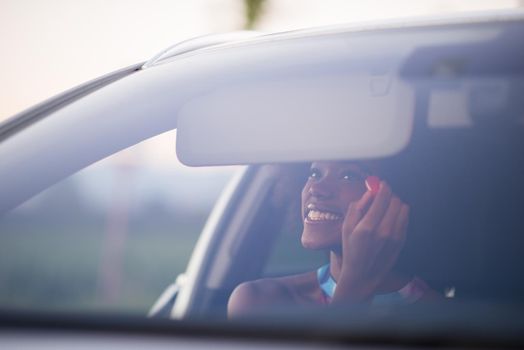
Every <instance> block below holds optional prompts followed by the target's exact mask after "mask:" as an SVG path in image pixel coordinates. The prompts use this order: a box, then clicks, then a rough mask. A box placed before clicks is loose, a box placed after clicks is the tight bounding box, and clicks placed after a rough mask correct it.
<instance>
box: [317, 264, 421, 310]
mask: <svg viewBox="0 0 524 350" xmlns="http://www.w3.org/2000/svg"><path fill="white" fill-rule="evenodd" d="M329 267H330V264H326V265H323V266H321V267H319V268H318V270H317V280H318V284H319V286H320V289H321V290H322V292H323V293H324V295H325V296H326V298H327V299H328V300H329V301H331V299H332V298H333V295H334V294H335V290H336V288H337V282H335V280H334V279H333V277H332V276H331V273H330V271H329ZM427 288H428V287H427V286H426V284H425V283H424V282H423V281H422V280H420V279H419V278H417V277H415V278H414V279H413V280H411V281H410V282H409V283H408V284H406V285H405V286H404V287H403V288H401V289H400V290H398V291H396V292H392V293H386V294H377V295H375V296H374V297H373V299H372V301H371V303H372V304H373V305H395V304H411V303H413V302H415V301H417V300H418V299H419V298H420V297H421V296H422V295H423V294H424V290H425V289H427Z"/></svg>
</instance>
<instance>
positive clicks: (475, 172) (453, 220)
mask: <svg viewBox="0 0 524 350" xmlns="http://www.w3.org/2000/svg"><path fill="white" fill-rule="evenodd" d="M428 108H429V101H428V98H427V94H426V95H425V94H419V96H418V97H417V106H416V117H415V125H414V131H413V135H412V139H411V141H410V143H409V145H408V146H407V147H406V148H405V149H404V150H403V151H402V152H400V153H399V154H397V155H394V156H391V157H386V158H383V159H381V160H380V162H381V164H382V169H383V171H384V174H383V177H384V178H385V179H386V180H387V181H388V183H390V184H391V186H392V188H393V189H394V191H395V193H397V194H398V195H399V196H400V197H401V198H402V199H403V200H404V201H406V202H407V203H409V204H410V206H411V208H412V209H411V215H410V224H409V229H408V239H407V242H406V245H405V247H404V249H403V252H402V254H401V257H400V258H399V261H398V264H397V267H396V268H398V269H400V270H401V271H404V272H406V273H410V274H415V275H417V276H419V277H421V278H422V279H423V280H425V281H426V282H427V283H428V284H429V285H430V286H431V287H432V288H433V289H435V290H437V291H439V292H440V293H442V295H443V296H445V297H446V298H449V299H453V300H455V301H457V302H485V301H498V302H506V303H507V302H522V295H524V281H523V280H522V278H520V277H519V276H522V275H523V274H524V254H522V247H523V245H524V239H523V238H522V232H524V222H523V220H522V214H523V212H522V205H521V203H522V200H523V199H524V182H523V181H522V179H523V178H524V157H522V156H521V154H520V150H522V149H524V123H523V121H524V119H523V116H524V114H523V113H520V114H519V112H522V111H523V109H522V106H520V107H519V108H517V109H516V111H517V113H515V109H513V114H511V115H509V114H504V112H505V111H501V110H497V109H496V108H494V109H493V110H492V111H491V112H490V111H485V110H484V111H479V113H477V114H473V113H472V114H471V116H472V120H473V122H472V123H471V124H470V125H469V126H466V127H437V128H436V127H432V126H431V125H428V119H427V118H428V117H427V116H428ZM493 113H496V114H493ZM248 174H249V176H247V180H246V182H245V183H244V184H243V187H242V188H241V189H240V190H239V191H238V192H239V193H244V196H242V197H241V198H237V199H236V200H235V201H234V203H235V205H237V206H238V210H246V211H248V212H250V215H239V216H241V217H243V219H242V220H243V222H241V223H239V222H236V223H235V222H234V221H235V218H234V217H232V218H227V220H226V222H228V225H226V226H227V228H225V229H224V230H223V231H222V234H221V236H220V235H219V237H217V241H216V242H217V244H218V245H219V247H218V248H217V249H216V254H215V255H214V256H213V257H212V258H211V260H210V265H213V267H214V268H213V267H211V268H209V269H208V272H209V273H208V274H207V275H206V277H204V279H203V280H202V286H203V287H204V288H201V291H202V293H201V294H200V295H199V296H198V297H196V299H195V302H194V303H193V307H192V308H191V309H190V310H191V314H192V315H199V314H200V315H210V314H212V315H215V316H217V317H223V318H225V317H226V305H227V301H228V298H229V295H230V294H231V292H232V290H233V289H234V288H235V287H236V286H237V285H238V284H239V283H241V282H244V281H249V280H254V279H258V278H261V277H265V276H277V275H287V274H293V273H298V272H303V271H307V270H312V269H315V268H317V267H318V266H320V265H321V264H322V262H323V261H325V260H326V259H327V256H326V255H325V253H322V252H316V253H315V252H307V251H305V249H303V248H301V247H300V233H301V215H300V192H301V189H302V186H303V184H304V182H305V179H306V178H307V176H308V174H309V163H295V164H289V163H288V164H266V165H252V166H250V167H249V169H248ZM232 213H233V214H232V215H233V216H234V215H235V214H234V213H237V211H236V210H233V211H232ZM224 261H227V262H226V263H224ZM217 266H221V268H220V269H217V268H216V267H217Z"/></svg>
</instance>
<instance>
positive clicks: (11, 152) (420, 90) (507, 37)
mask: <svg viewBox="0 0 524 350" xmlns="http://www.w3.org/2000/svg"><path fill="white" fill-rule="evenodd" d="M523 34H524V12H522V11H512V12H490V13H480V14H472V15H460V16H454V17H441V18H432V19H418V20H412V21H393V22H383V23H378V24H377V23H374V24H370V25H359V26H355V25H347V26H340V27H329V28H317V29H307V30H299V31H292V32H286V33H277V34H260V33H252V32H248V33H246V32H241V33H235V34H228V35H219V36H210V37H205V38H198V39H195V40H193V41H188V42H185V43H182V44H180V45H175V46H173V47H171V48H168V49H167V50H165V51H163V52H161V53H160V54H159V55H157V56H156V57H154V58H152V59H151V60H149V61H147V62H142V63H139V64H137V65H133V66H131V67H128V68H124V69H123V70H120V71H117V72H114V73H111V74H109V75H107V76H104V77H101V78H99V79H96V80H93V81H91V82H88V83H86V84H84V85H81V86H79V87H77V88H74V89H72V90H70V91H67V92H65V93H64V94H62V95H59V96H57V97H55V98H52V99H50V100H48V101H46V102H43V103H42V104H40V105H37V106H36V107H34V108H32V109H30V110H28V111H25V112H23V113H21V114H19V115H17V116H14V117H13V118H11V119H9V120H7V121H6V122H4V123H2V124H1V125H0V179H1V181H0V193H1V194H2V195H1V198H2V199H1V201H0V213H2V214H3V218H2V217H0V225H1V224H2V220H4V222H5V221H6V220H7V219H5V218H6V217H8V216H9V215H10V213H11V212H12V211H13V210H17V208H19V207H20V206H23V205H24V203H26V202H27V201H28V200H30V199H31V198H32V197H35V196H36V195H37V194H38V193H41V192H42V191H44V190H46V189H47V188H50V187H51V186H53V185H54V184H56V183H57V182H59V181H62V180H63V179H66V178H68V177H70V176H72V175H73V174H75V173H77V172H79V171H81V170H82V169H84V168H87V167H89V166H90V165H91V164H93V163H95V162H97V161H99V160H101V159H104V158H106V157H108V156H110V155H112V154H117V153H119V152H122V151H123V150H125V149H126V148H128V147H131V146H133V145H135V144H138V143H140V142H142V141H144V140H146V139H148V138H152V137H154V136H156V135H160V134H163V133H165V132H168V131H170V130H174V129H176V130H177V131H176V152H177V156H178V158H179V159H180V160H181V161H182V162H183V163H184V164H186V165H189V166H196V167H201V166H206V167H216V166H222V165H224V166H230V165H235V166H239V167H237V168H235V169H236V170H235V175H234V177H233V178H232V179H231V181H230V182H229V184H228V185H227V187H226V188H225V189H224V191H223V193H222V194H221V196H220V198H219V200H218V201H217V203H216V205H215V206H214V208H213V211H212V213H211V214H210V216H209V218H208V219H207V221H206V224H205V227H204V228H203V230H202V233H201V235H200V236H199V238H198V242H197V244H196V246H195V248H194V250H193V252H192V255H191V259H190V261H189V263H188V266H187V269H186V270H185V272H183V274H180V275H179V276H178V277H177V278H176V281H175V282H174V283H173V284H171V285H169V286H168V288H167V289H166V291H165V292H164V293H163V294H162V295H161V296H160V298H159V299H158V300H157V302H156V303H155V304H154V305H153V306H152V308H151V310H150V312H149V316H150V317H149V318H141V317H137V318H134V317H131V316H126V315H125V314H124V315H122V314H118V313H116V314H110V315H109V316H107V315H106V314H105V313H103V314H94V315H93V314H82V313H80V314H79V313H65V314H64V313H62V312H49V310H47V311H48V312H46V313H42V312H36V311H38V310H36V311H35V310H27V309H25V310H24V309H23V308H16V307H15V308H14V309H13V308H11V309H9V308H6V307H5V306H4V308H5V309H6V310H5V312H4V313H3V315H4V316H2V321H1V324H2V333H3V336H2V338H0V343H3V344H4V345H5V346H7V347H9V346H15V345H16V346H19V345H20V346H22V345H24V346H26V347H28V348H29V347H31V348H32V347H38V346H41V344H42V342H46V341H49V338H48V336H47V334H52V336H53V342H55V341H56V342H57V343H56V344H57V345H58V346H62V347H64V348H65V347H70V346H71V345H72V344H77V343H82V344H87V346H93V345H96V344H101V343H102V344H104V345H106V346H108V345H111V346H112V345H115V346H119V345H126V346H128V345H129V346H150V347H155V346H156V347H158V348H162V347H167V346H171V345H179V346H188V347H189V346H196V347H198V346H201V347H204V346H205V347H212V346H216V344H217V343H218V344H223V346H227V347H231V346H242V347H244V346H249V347H253V346H255V345H254V344H255V342H257V341H260V340H263V341H268V342H271V343H268V344H265V343H264V344H262V345H260V347H261V348H262V347H265V346H267V347H269V346H271V347H275V348H293V347H295V346H296V347H299V346H300V347H303V346H304V345H305V344H306V343H310V342H313V344H316V345H321V346H326V347H328V346H329V347H331V346H332V347H337V346H339V345H340V344H342V345H355V346H357V345H373V346H382V347H401V346H406V347H408V346H413V345H418V346H421V347H424V346H435V345H438V346H442V347H446V346H449V347H456V346H483V347H493V348H499V347H504V346H516V347H519V346H522V345H523V343H524V337H522V334H524V333H523V330H524V322H523V320H522V316H521V314H522V306H521V304H522V301H523V295H524V282H523V281H524V278H522V277H524V255H523V254H522V252H521V251H522V247H523V243H524V240H523V238H522V233H523V232H524V223H523V221H522V219H521V218H522V215H523V210H524V209H523V206H522V204H521V203H522V200H523V198H524V182H523V181H522V180H521V179H522V178H524V176H523V175H524V174H523V172H524V164H523V163H524V157H522V155H521V151H522V149H524V148H523V143H524V137H523V136H524V104H523V102H522V101H523V100H524V99H523V97H524V96H523V95H524V80H523V79H524V45H523V43H522V40H521V38H522V37H523ZM173 157H174V155H173ZM363 159H373V160H376V161H380V162H381V163H382V164H385V165H384V166H385V168H386V169H387V171H386V173H387V179H388V182H389V183H391V185H392V187H393V188H394V189H395V191H396V192H397V193H398V195H399V196H401V197H402V198H403V199H405V200H406V201H407V202H409V203H410V205H411V207H412V215H411V217H410V224H409V231H408V237H409V238H408V240H407V243H406V246H405V248H404V250H403V252H402V255H401V257H400V261H399V264H401V265H402V266H404V267H406V268H409V269H410V270H411V271H413V273H415V274H416V275H417V276H420V277H421V278H423V279H424V280H425V281H426V282H427V283H428V284H429V285H430V286H431V287H432V288H433V289H434V290H435V291H437V292H438V293H440V294H441V297H442V300H440V301H439V302H436V303H429V304H420V305H419V304H416V305H410V306H405V307H394V306H390V305H386V306H380V307H367V306H365V305H353V306H347V307H340V308H311V309H308V308H305V309H302V308H298V309H297V308H293V307H289V309H288V308H285V307H283V308H280V309H279V310H267V313H264V314H261V315H257V316H256V317H251V318H247V319H245V320H241V321H240V322H238V321H237V322H235V321H231V322H228V321H227V304H228V300H229V298H230V295H231V293H232V292H233V290H234V289H235V288H236V287H237V286H238V285H240V284H241V283H243V282H246V281H253V280H257V279H260V278H264V277H275V276H285V275H289V274H294V273H298V272H302V271H308V270H312V269H315V268H316V267H317V266H318V265H319V264H321V263H322V262H323V261H325V257H324V256H322V255H315V256H312V255H308V254H307V253H305V252H304V250H303V249H302V248H300V246H299V244H298V240H299V235H300V232H301V225H302V217H301V213H300V206H301V205H300V201H299V199H300V192H301V190H302V187H303V185H304V182H305V181H306V179H307V178H308V176H309V174H310V163H311V162H312V161H332V160H354V161H360V160H363ZM68 205H69V204H67V203H66V206H68ZM62 219H63V218H62ZM0 227H6V226H0ZM72 227H74V228H75V230H78V231H79V232H82V227H80V226H79V225H77V226H76V227H75V226H74V223H73V226H72ZM40 229H41V230H42V231H43V232H45V229H44V228H41V227H40V228H39V230H40ZM8 249H9V247H8ZM57 249H59V247H57ZM15 254H18V253H17V252H15ZM110 256H111V255H110ZM150 258H151V259H152V258H154V256H152V257H150ZM65 264H67V262H66V263H65ZM104 266H106V267H108V268H110V267H111V266H113V265H112V264H111V263H109V264H108V265H104ZM29 278H30V279H31V278H34V276H29ZM109 279H110V278H109ZM43 331H48V332H49V333H46V332H43ZM203 336H205V337H206V338H205V339H204V340H202V339H200V337H203ZM106 339H111V341H112V342H111V343H108V342H106ZM219 340H220V341H221V342H224V343H220V342H219ZM113 342H114V343H113ZM257 346H258V345H257Z"/></svg>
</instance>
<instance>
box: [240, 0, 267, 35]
mask: <svg viewBox="0 0 524 350" xmlns="http://www.w3.org/2000/svg"><path fill="white" fill-rule="evenodd" d="M265 2H266V0H244V9H245V10H244V11H245V13H244V14H245V16H246V22H245V24H244V29H253V28H255V25H256V24H257V21H258V20H259V19H260V17H261V16H262V14H263V12H264V4H265Z"/></svg>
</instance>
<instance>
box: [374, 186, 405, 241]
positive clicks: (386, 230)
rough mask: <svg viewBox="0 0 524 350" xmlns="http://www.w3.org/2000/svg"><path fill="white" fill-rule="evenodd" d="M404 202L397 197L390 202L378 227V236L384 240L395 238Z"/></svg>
mask: <svg viewBox="0 0 524 350" xmlns="http://www.w3.org/2000/svg"><path fill="white" fill-rule="evenodd" d="M402 205H403V204H402V202H401V201H400V199H399V198H398V197H396V196H394V197H392V198H391V200H390V201H389V206H388V208H387V210H386V212H385V214H384V216H383V217H382V220H381V221H380V223H379V225H378V227H377V235H378V236H379V237H382V238H393V237H392V236H394V235H395V232H394V231H395V230H396V227H395V224H396V222H397V218H398V216H399V213H400V210H401V208H402Z"/></svg>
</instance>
